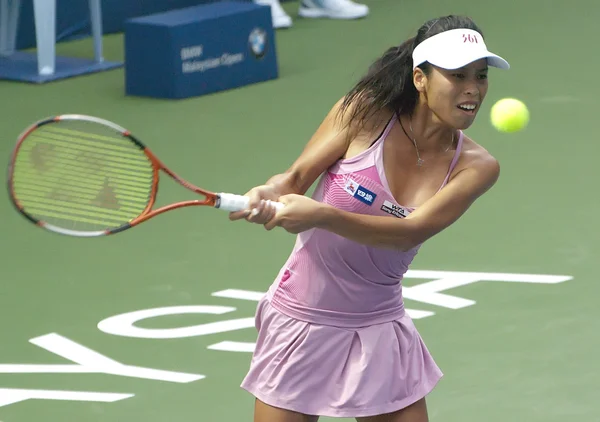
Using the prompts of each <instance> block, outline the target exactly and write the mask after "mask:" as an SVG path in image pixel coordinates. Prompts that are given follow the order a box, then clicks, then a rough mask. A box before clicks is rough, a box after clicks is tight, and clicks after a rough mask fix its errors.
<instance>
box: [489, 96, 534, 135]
mask: <svg viewBox="0 0 600 422" xmlns="http://www.w3.org/2000/svg"><path fill="white" fill-rule="evenodd" d="M491 120H492V125H493V126H494V127H495V128H496V129H497V130H499V131H500V132H506V133H513V132H518V131H520V130H522V129H524V128H525V126H527V123H529V110H528V109H527V106H526V105H525V104H524V103H523V102H522V101H519V100H517V99H515V98H503V99H501V100H499V101H498V102H496V104H494V105H493V106H492V110H491Z"/></svg>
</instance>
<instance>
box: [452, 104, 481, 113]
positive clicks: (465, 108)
mask: <svg viewBox="0 0 600 422" xmlns="http://www.w3.org/2000/svg"><path fill="white" fill-rule="evenodd" d="M456 107H457V108H458V109H459V110H461V111H462V112H464V113H466V114H468V115H469V116H473V115H474V114H475V112H476V111H477V109H478V108H479V103H477V102H475V101H467V102H464V103H460V104H459V105H457V106H456Z"/></svg>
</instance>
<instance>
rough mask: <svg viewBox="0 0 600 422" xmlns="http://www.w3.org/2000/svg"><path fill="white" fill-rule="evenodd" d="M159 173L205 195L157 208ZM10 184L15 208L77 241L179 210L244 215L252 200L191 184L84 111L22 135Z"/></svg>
mask: <svg viewBox="0 0 600 422" xmlns="http://www.w3.org/2000/svg"><path fill="white" fill-rule="evenodd" d="M162 173H164V174H167V175H169V176H170V177H171V178H172V179H173V180H175V181H176V182H178V183H179V184H180V185H182V186H184V187H185V188H187V189H189V190H191V191H192V192H195V193H196V194H199V195H201V196H202V197H203V198H201V199H194V200H188V201H181V202H176V203H172V204H170V205H166V206H163V207H161V208H157V209H153V208H154V205H155V201H156V197H157V193H158V184H159V176H160V175H161V174H162ZM8 187H9V195H10V199H11V200H12V203H13V204H14V206H15V207H16V209H17V210H18V211H19V212H20V213H21V214H22V215H23V216H24V217H25V218H27V219H28V220H29V221H30V222H32V223H34V224H36V225H37V226H39V227H42V228H44V229H47V230H49V231H52V232H55V233H59V234H63V235H68V236H80V237H94V236H106V235H110V234H115V233H120V232H122V231H124V230H127V229H129V228H131V227H134V226H137V225H138V224H140V223H142V222H144V221H147V220H149V219H150V218H152V217H156V216H157V215H159V214H162V213H164V212H166V211H170V210H174V209H177V208H183V207H189V206H210V207H214V208H218V209H221V210H224V211H242V210H245V209H247V207H248V203H249V198H248V197H247V196H243V195H235V194H231V193H214V192H210V191H208V190H205V189H201V188H199V187H197V186H194V185H192V184H191V183H189V182H187V181H185V180H183V179H182V178H180V177H179V176H177V175H176V174H175V173H174V172H173V171H171V170H170V169H169V168H167V167H166V166H165V165H164V164H163V163H162V162H161V161H160V160H159V159H158V158H157V157H156V156H155V155H154V154H153V153H152V152H151V151H150V150H149V149H148V148H147V147H146V146H145V145H144V144H142V142H140V141H139V140H138V139H137V138H135V137H134V136H133V135H132V134H131V133H130V132H129V131H128V130H126V129H124V128H122V127H120V126H119V125H117V124H115V123H112V122H110V121H107V120H104V119H100V118H97V117H92V116H85V115H80V114H66V115H60V116H55V117H51V118H48V119H44V120H41V121H38V122H36V123H34V124H33V125H31V126H30V127H28V128H27V129H26V130H25V131H24V132H23V133H22V134H21V135H20V136H19V138H18V141H17V144H16V146H15V148H14V151H13V153H12V155H11V158H10V164H9V169H8ZM275 205H276V206H277V208H278V209H280V208H281V207H283V204H281V203H279V202H276V203H275Z"/></svg>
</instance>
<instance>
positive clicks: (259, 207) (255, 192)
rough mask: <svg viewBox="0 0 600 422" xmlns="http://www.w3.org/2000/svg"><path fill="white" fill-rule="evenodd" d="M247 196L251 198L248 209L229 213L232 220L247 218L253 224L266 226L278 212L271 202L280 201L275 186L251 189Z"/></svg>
mask: <svg viewBox="0 0 600 422" xmlns="http://www.w3.org/2000/svg"><path fill="white" fill-rule="evenodd" d="M245 195H246V196H247V197H249V198H250V201H249V202H248V209H246V210H243V211H235V212H231V213H229V219H230V220H232V221H235V220H241V219H242V218H245V219H246V220H247V221H249V222H251V223H257V224H265V223H266V222H268V221H269V220H270V219H271V218H273V216H274V215H275V212H276V210H275V207H274V206H273V205H272V204H271V201H273V202H276V201H277V200H278V199H279V193H278V192H277V191H276V190H275V188H274V186H271V185H261V186H257V187H255V188H252V189H250V190H249V191H248V192H247V193H246V194H245Z"/></svg>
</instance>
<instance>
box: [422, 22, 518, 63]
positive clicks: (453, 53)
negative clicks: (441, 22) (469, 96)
mask: <svg viewBox="0 0 600 422" xmlns="http://www.w3.org/2000/svg"><path fill="white" fill-rule="evenodd" d="M412 57H413V70H414V69H415V68H416V67H417V66H419V65H420V64H423V63H425V62H429V63H431V64H432V65H434V66H438V67H441V68H442V69H458V68H461V67H463V66H466V65H468V64H469V63H472V62H474V61H476V60H479V59H484V58H486V59H487V62H488V65H489V66H494V67H499V68H500V69H509V68H510V65H509V64H508V62H507V61H506V60H504V59H503V58H502V57H500V56H498V55H496V54H494V53H490V52H489V51H488V49H487V47H486V45H485V42H484V41H483V37H482V36H481V34H480V33H479V32H477V31H473V30H471V29H452V30H450V31H445V32H441V33H439V34H437V35H434V36H433V37H431V38H427V39H426V40H425V41H423V42H422V43H421V44H419V45H418V46H417V47H416V48H415V51H414V52H413V55H412Z"/></svg>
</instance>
